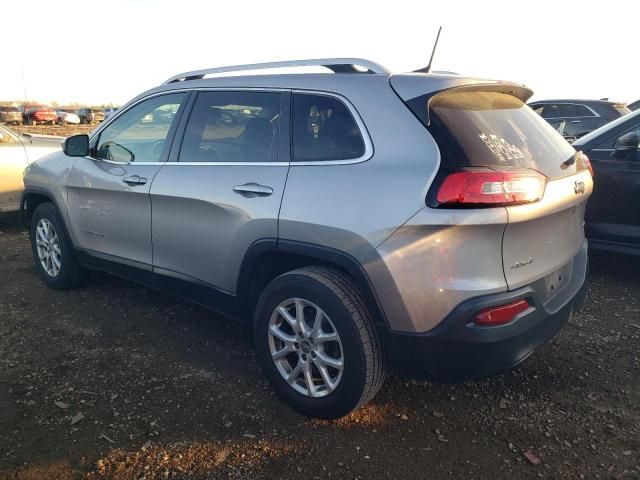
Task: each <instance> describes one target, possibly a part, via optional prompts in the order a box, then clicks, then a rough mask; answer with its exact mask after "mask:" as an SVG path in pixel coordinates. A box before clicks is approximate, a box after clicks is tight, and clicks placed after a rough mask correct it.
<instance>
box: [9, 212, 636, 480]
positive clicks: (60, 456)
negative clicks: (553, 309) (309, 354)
mask: <svg viewBox="0 0 640 480" xmlns="http://www.w3.org/2000/svg"><path fill="white" fill-rule="evenodd" d="M0 231H2V233H0V282H1V283H0V478H1V479H40V478H47V479H75V478H87V479H123V480H124V479H135V480H140V479H145V480H150V479H164V478H183V479H186V478H189V479H191V478H193V479H211V478H230V477H231V478H267V479H279V478H308V479H316V478H322V479H325V478H339V479H342V478H349V479H370V478H391V479H396V478H406V479H413V478H430V479H494V478H517V479H528V478H549V479H557V478H587V479H594V478H602V479H605V478H606V479H609V478H612V479H614V478H615V479H617V478H634V479H639V478H640V457H639V454H640V382H639V378H640V377H639V374H640V358H639V357H640V354H639V351H638V345H639V342H638V340H639V338H640V275H639V274H638V272H639V271H640V262H638V261H637V260H630V259H629V258H625V257H615V256H596V257H595V258H593V261H592V279H591V281H592V284H591V285H592V286H591V290H590V293H589V296H588V300H587V303H586V306H585V309H584V310H583V311H582V313H580V314H579V315H577V316H576V317H575V318H574V319H573V320H572V321H571V322H570V324H569V325H568V326H567V327H566V328H565V329H564V330H563V331H562V333H561V334H560V335H559V336H558V337H557V338H556V339H555V340H553V341H552V342H551V343H550V344H548V345H546V346H544V347H543V348H542V349H540V350H539V351H538V352H537V353H536V354H535V355H533V356H532V357H530V358H529V359H528V360H527V361H526V362H525V363H524V364H523V365H521V366H520V367H518V368H517V369H515V370H513V371H511V372H509V373H506V374H503V375H499V376H496V377H494V378H491V379H487V380H483V381H478V382H468V383H463V384H457V385H437V384H432V383H427V382H423V381H413V380H408V379H402V378H397V377H395V376H392V377H391V378H390V379H389V380H388V381H387V383H386V384H385V386H384V387H383V389H382V391H381V392H380V394H379V395H378V396H377V397H376V399H375V400H374V401H373V402H372V403H371V404H369V405H368V406H366V407H364V408H362V409H361V410H359V411H357V412H355V413H354V414H352V415H351V416H349V417H346V418H344V419H342V420H339V421H333V422H321V421H314V420H309V419H306V418H304V417H302V416H300V415H298V414H296V413H295V412H293V411H291V410H290V409H289V408H288V407H287V406H286V405H284V404H283V403H281V402H280V401H279V400H278V399H277V398H276V397H275V396H274V394H273V391H272V389H271V388H270V386H269V385H268V384H267V383H266V382H265V381H264V379H263V377H262V375H261V373H260V370H259V368H258V365H257V362H256V358H255V355H254V353H253V351H252V348H251V344H250V340H249V334H248V331H247V329H246V328H245V327H242V326H238V325H237V324H234V323H232V322H230V321H227V320H224V319H220V318H214V317H216V315H215V314H213V313H211V312H209V311H207V310H204V309H202V308H199V307H195V306H192V305H189V304H186V303H183V302H181V301H180V300H176V299H173V298H171V297H168V296H166V295H163V294H162V293H158V292H155V291H152V290H149V289H146V288H143V287H140V286H137V285H135V284H133V283H129V282H126V281H123V280H120V279H117V278H114V277H110V276H108V275H102V274H94V275H92V277H91V278H90V280H89V282H88V284H87V286H85V287H84V288H82V289H79V290H75V291H67V292H56V291H52V290H48V289H46V288H45V287H44V286H43V284H42V283H41V282H40V281H39V280H38V278H37V276H36V273H35V270H34V268H33V266H32V260H31V254H30V248H29V243H28V238H27V235H26V233H25V232H21V231H19V230H18V229H17V228H16V227H15V219H13V218H11V217H8V218H3V219H0Z"/></svg>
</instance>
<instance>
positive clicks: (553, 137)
mask: <svg viewBox="0 0 640 480" xmlns="http://www.w3.org/2000/svg"><path fill="white" fill-rule="evenodd" d="M425 77H427V78H428V76H425ZM394 79H396V77H392V78H391V85H392V87H393V88H394V89H395V90H396V92H397V93H398V94H399V95H400V97H401V98H403V100H404V101H405V103H406V104H407V106H408V107H409V108H410V109H411V110H412V111H413V113H414V114H415V115H416V116H417V117H418V118H419V119H420V121H421V122H422V123H423V124H424V125H425V126H426V127H427V129H428V130H429V132H430V133H431V134H432V136H433V137H434V139H435V140H436V142H437V144H438V147H439V149H440V154H441V162H440V168H439V171H438V174H437V176H436V178H435V180H434V182H433V184H432V186H431V188H430V191H429V194H428V196H427V199H426V201H427V204H428V205H429V206H430V207H433V208H474V209H481V208H504V209H506V210H507V213H508V223H507V225H506V226H505V230H504V235H503V241H502V253H503V255H502V257H503V258H502V260H503V265H502V267H503V270H504V275H505V279H506V282H507V285H508V287H509V289H510V290H512V289H515V288H518V287H521V286H523V285H527V284H529V283H532V282H533V281H536V280H538V279H541V278H543V277H546V278H547V279H548V283H549V284H550V290H555V291H559V290H560V289H561V288H562V283H564V282H566V281H567V280H568V279H569V278H568V277H569V276H570V273H571V272H570V268H571V263H572V259H573V258H574V257H575V256H576V255H577V253H578V252H579V251H580V249H581V247H582V245H583V242H584V227H583V225H584V210H585V205H586V200H587V198H588V197H589V195H590V193H591V190H592V180H591V174H590V171H589V168H590V165H589V162H588V159H587V158H586V157H585V156H584V155H582V154H579V153H576V151H575V149H574V148H573V147H571V145H569V143H567V142H566V141H565V140H564V138H563V137H562V136H561V135H560V134H559V133H558V132H556V131H555V130H554V129H553V128H552V127H551V126H550V125H549V124H548V123H547V122H546V121H544V119H542V118H541V117H540V116H539V115H537V114H535V113H534V112H533V110H531V109H530V108H529V107H528V106H527V105H526V104H525V103H524V102H525V101H526V100H527V98H528V97H529V96H530V94H531V92H530V91H529V90H528V89H526V88H524V87H522V86H520V85H516V84H506V83H477V82H475V83H472V82H469V84H466V85H464V84H461V82H460V80H459V81H458V84H457V85H455V86H453V87H451V88H444V89H440V90H437V91H432V92H430V93H426V94H422V95H417V96H416V95H415V93H416V88H415V82H416V81H415V80H411V82H410V83H411V88H406V89H405V90H404V91H405V96H404V97H403V86H404V84H405V82H407V81H406V80H402V79H398V81H396V82H394ZM427 81H428V80H426V79H425V82H427ZM408 83H409V82H407V84H408ZM406 94H411V95H414V96H412V97H410V98H405V97H406ZM563 279H564V280H563ZM551 287H553V288H551ZM548 293H549V295H548V296H551V295H552V293H553V292H551V291H549V292H548Z"/></svg>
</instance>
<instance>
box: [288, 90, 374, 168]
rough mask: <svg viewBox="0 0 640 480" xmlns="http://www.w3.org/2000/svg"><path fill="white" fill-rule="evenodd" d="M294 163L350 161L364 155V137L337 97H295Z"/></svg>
mask: <svg viewBox="0 0 640 480" xmlns="http://www.w3.org/2000/svg"><path fill="white" fill-rule="evenodd" d="M292 130H293V159H294V160H295V161H298V162H301V161H323V160H348V159H354V158H359V157H361V156H362V155H364V152H365V145H364V140H363V139H362V133H361V132H360V128H359V127H358V124H357V123H356V121H355V119H354V118H353V115H351V112H350V111H349V109H348V108H347V107H346V105H345V104H344V103H343V102H341V101H340V100H338V99H337V98H334V97H329V96H324V95H310V94H309V95H308V94H295V95H294V96H293V117H292Z"/></svg>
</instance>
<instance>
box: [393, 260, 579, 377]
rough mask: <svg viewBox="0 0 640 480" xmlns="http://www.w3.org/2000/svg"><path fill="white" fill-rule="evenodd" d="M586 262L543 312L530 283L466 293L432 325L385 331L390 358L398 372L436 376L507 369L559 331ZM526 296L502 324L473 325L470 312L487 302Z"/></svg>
mask: <svg viewBox="0 0 640 480" xmlns="http://www.w3.org/2000/svg"><path fill="white" fill-rule="evenodd" d="M586 274H587V273H586V265H585V268H584V270H583V271H582V272H581V274H580V278H578V279H576V283H577V285H576V286H575V288H574V290H573V294H572V295H571V296H570V298H569V299H568V300H567V301H566V302H565V303H564V305H563V306H562V307H561V308H559V309H557V310H555V311H553V312H551V313H550V312H548V311H547V310H546V309H545V308H544V306H543V305H541V304H540V302H539V301H538V300H537V298H536V293H535V291H534V290H533V289H531V288H529V287H524V288H522V289H519V290H516V291H513V292H508V293H504V294H497V295H489V296H486V297H479V298H474V299H471V300H469V301H467V302H464V303H463V304H461V305H459V306H458V308H456V309H455V310H454V311H453V312H452V314H451V315H449V316H448V317H447V319H445V320H444V321H443V322H442V323H441V324H440V325H439V326H438V327H437V328H435V329H434V330H432V331H429V332H426V333H423V334H407V333H398V332H390V333H389V332H387V334H388V335H389V336H390V338H388V340H389V343H387V344H388V345H389V346H390V347H391V348H392V349H393V352H392V353H391V358H392V359H393V361H394V363H395V366H396V368H397V369H398V370H399V371H400V373H402V374H406V375H409V376H413V377H420V378H426V379H429V380H432V381H436V382H455V381H464V380H473V379H478V378H483V377H487V376H490V375H493V374H496V373H499V372H501V371H505V370H508V369H510V368H512V367H514V366H516V365H517V364H519V363H520V362H522V361H523V360H524V359H526V358H527V357H528V356H529V355H531V353H533V352H534V351H535V350H536V349H537V348H539V347H540V346H542V345H543V344H544V343H546V342H547V341H548V340H550V339H551V338H553V337H554V336H556V335H557V334H558V332H559V331H560V330H561V329H562V327H564V326H565V325H566V323H567V322H568V321H569V319H570V318H571V316H572V315H573V313H574V312H575V311H577V310H579V309H580V307H581V305H582V302H583V300H584V297H585V295H586V290H587V283H586ZM520 298H526V299H527V300H528V301H529V303H530V305H531V308H530V309H529V310H527V311H525V312H523V313H522V314H521V315H520V316H518V317H516V318H515V319H514V320H513V321H512V322H510V323H509V324H506V325H501V326H496V327H478V326H476V325H474V324H473V318H474V315H475V314H476V313H477V312H478V311H480V310H482V309H483V308H486V307H487V306H493V305H501V304H506V303H508V302H510V301H513V300H517V299H520Z"/></svg>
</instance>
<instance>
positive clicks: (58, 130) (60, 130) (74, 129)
mask: <svg viewBox="0 0 640 480" xmlns="http://www.w3.org/2000/svg"><path fill="white" fill-rule="evenodd" d="M98 125H99V124H97V123H94V124H90V125H8V127H9V128H10V129H11V130H13V131H14V132H20V133H31V134H35V135H56V136H58V137H68V136H70V135H77V134H79V133H89V132H91V131H92V130H94V129H96V128H98Z"/></svg>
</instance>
